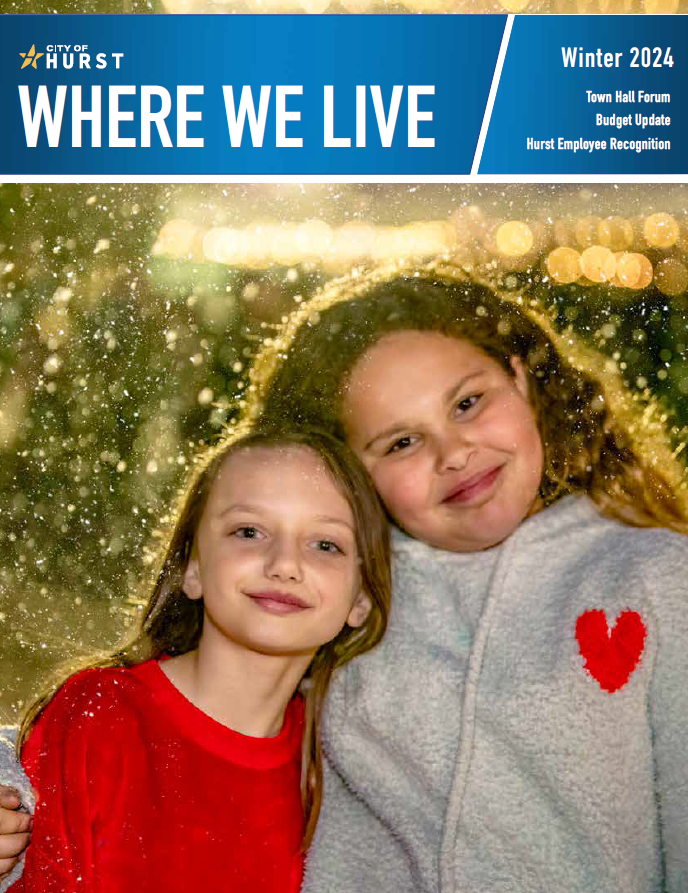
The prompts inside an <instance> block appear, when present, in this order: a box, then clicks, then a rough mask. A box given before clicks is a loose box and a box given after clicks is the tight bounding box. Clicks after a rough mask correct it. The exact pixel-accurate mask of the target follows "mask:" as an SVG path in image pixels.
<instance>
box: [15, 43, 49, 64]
mask: <svg viewBox="0 0 688 893" xmlns="http://www.w3.org/2000/svg"><path fill="white" fill-rule="evenodd" d="M19 55H20V56H21V57H22V59H23V60H24V61H23V62H22V68H26V66H27V65H31V66H33V67H34V68H36V59H40V58H41V56H42V55H43V53H37V52H36V44H34V45H33V46H32V47H31V49H30V50H29V52H28V53H20V54H19Z"/></svg>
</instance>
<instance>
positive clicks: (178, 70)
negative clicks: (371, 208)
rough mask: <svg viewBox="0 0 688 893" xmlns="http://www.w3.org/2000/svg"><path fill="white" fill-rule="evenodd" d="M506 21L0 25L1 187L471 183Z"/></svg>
mask: <svg viewBox="0 0 688 893" xmlns="http://www.w3.org/2000/svg"><path fill="white" fill-rule="evenodd" d="M505 23H506V16H425V15H423V16H406V15H400V16H368V15H366V16H347V15H338V16H281V15H265V16H233V15H209V16H195V15H188V16H174V15H171V16H144V15H131V16H96V15H85V16H74V15H61V16H47V15H41V16H3V17H2V36H1V42H2V53H1V54H0V114H1V116H2V121H3V122H4V126H5V136H4V138H3V140H2V141H0V175H5V176H8V175H9V176H11V175H13V174H15V175H31V174H43V175H45V174H48V175H50V174H55V175H67V176H69V175H72V176H76V175H79V174H84V175H94V174H96V175H97V174H120V175H121V174H125V175H144V174H145V175H156V174H157V175H174V174H180V175H223V176H227V175H250V174H258V175H259V174H268V175H299V174H311V175H317V174H321V175H335V174H344V175H351V174H353V175H356V174H359V175H371V174H385V175H390V174H392V175H393V174H400V175H407V174H418V175H424V174H448V175H450V174H468V173H469V172H470V169H471V164H472V162H473V155H474V152H475V147H476V144H477V142H478V134H479V132H480V127H481V124H482V120H483V114H484V110H485V106H486V102H487V97H488V94H489V90H490V85H491V83H492V77H493V72H494V68H495V64H496V60H497V56H498V53H499V48H500V45H501V41H502V35H503V32H504V27H505Z"/></svg>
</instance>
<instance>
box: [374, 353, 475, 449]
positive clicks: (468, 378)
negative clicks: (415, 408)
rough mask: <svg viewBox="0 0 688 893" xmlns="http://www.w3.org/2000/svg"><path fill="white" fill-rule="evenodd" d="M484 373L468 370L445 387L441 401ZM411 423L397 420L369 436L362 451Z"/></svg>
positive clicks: (446, 400)
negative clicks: (371, 436) (467, 372)
mask: <svg viewBox="0 0 688 893" xmlns="http://www.w3.org/2000/svg"><path fill="white" fill-rule="evenodd" d="M484 374H485V370H484V369H480V370H479V371H477V372H470V373H469V374H468V375H464V377H463V378H460V379H459V381H458V382H457V383H456V384H453V385H452V386H451V387H449V388H447V390H446V391H445V392H444V394H443V395H442V401H443V402H444V403H448V402H449V401H450V400H452V399H453V398H454V397H455V396H456V395H457V394H458V393H459V391H461V390H463V388H464V387H465V386H466V385H467V384H468V383H469V382H470V381H472V380H473V379H474V378H480V376H482V375H484ZM412 427H413V425H411V424H409V423H408V422H397V423H395V424H394V425H392V426H391V427H389V428H385V430H384V431H380V433H379V434H376V435H375V436H374V437H373V438H371V439H370V440H369V441H368V443H367V444H366V445H365V446H364V447H363V452H364V453H365V452H367V451H368V450H369V449H370V447H371V446H372V445H373V444H374V443H377V441H378V440H386V439H387V438H388V437H392V436H393V435H394V434H400V433H401V432H402V431H406V430H408V429H409V428H412Z"/></svg>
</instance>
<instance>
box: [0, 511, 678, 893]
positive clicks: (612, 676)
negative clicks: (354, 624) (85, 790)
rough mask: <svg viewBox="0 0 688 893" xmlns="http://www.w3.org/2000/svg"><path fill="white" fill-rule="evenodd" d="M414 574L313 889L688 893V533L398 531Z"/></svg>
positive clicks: (360, 673) (368, 662)
mask: <svg viewBox="0 0 688 893" xmlns="http://www.w3.org/2000/svg"><path fill="white" fill-rule="evenodd" d="M394 573H395V585H394V595H395V601H394V605H393V610H392V617H391V622H390V628H389V631H388V633H387V636H386V637H385V639H384V641H383V642H382V643H381V645H380V646H379V647H378V648H377V649H375V650H374V651H373V652H371V653H370V654H368V655H365V656H364V657H362V658H358V659H357V660H355V661H354V662H352V663H351V664H349V665H348V666H347V667H345V668H344V669H343V670H342V671H340V672H339V674H338V675H337V677H336V679H335V680H334V683H333V686H332V690H331V693H330V696H329V698H328V707H327V712H326V717H325V726H324V736H325V742H324V743H325V751H326V758H327V760H326V772H325V797H324V800H323V809H322V813H321V820H320V823H319V825H318V831H317V833H316V839H315V842H314V844H313V847H312V849H311V851H310V854H309V857H308V860H307V866H306V878H305V881H304V890H305V891H306V893H367V891H371V893H412V891H413V893H426V891H428V893H430V891H432V893H435V891H442V893H450V891H451V893H593V891H594V893H660V891H666V893H679V891H681V893H686V891H688V597H686V593H687V592H688V538H685V537H682V536H679V535H677V534H672V533H669V532H667V531H663V530H636V529H633V528H629V527H626V526H624V525H621V524H617V523H614V522H612V521H608V520H606V519H604V518H601V517H600V516H599V515H598V514H597V512H596V511H595V509H594V507H593V506H592V504H591V503H590V502H589V501H588V500H586V499H578V498H568V499H564V500H561V501H560V502H559V503H557V504H556V505H554V506H552V507H551V508H548V509H546V510H545V511H543V512H541V513H540V514H539V515H536V516H535V517H533V518H531V519H529V520H528V521H526V522H525V523H524V524H522V525H521V527H520V528H519V529H518V530H517V531H516V532H515V533H514V534H512V536H511V537H509V539H508V540H507V541H506V542H505V543H503V544H502V545H501V546H499V547H496V548H494V549H491V550H489V551H488V552H484V553H474V554H466V555H464V554H455V553H448V552H440V551H437V550H434V549H431V548H429V547H427V546H425V545H423V544H422V543H419V542H418V541H415V540H411V539H408V538H407V537H405V536H403V535H402V534H397V535H396V536H395V564H394ZM591 612H592V613H591ZM602 612H604V613H602ZM615 624H616V625H615ZM1 756H2V755H1V754H0V763H2V765H0V779H1V778H7V777H8V771H14V769H13V766H12V765H10V766H8V765H7V760H5V761H4V762H3V761H2V759H1Z"/></svg>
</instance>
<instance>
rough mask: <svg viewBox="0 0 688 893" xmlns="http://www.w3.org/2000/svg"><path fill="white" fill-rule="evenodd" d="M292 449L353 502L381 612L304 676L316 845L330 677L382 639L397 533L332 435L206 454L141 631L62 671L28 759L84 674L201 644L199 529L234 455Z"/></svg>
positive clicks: (258, 436) (31, 720)
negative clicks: (59, 702)
mask: <svg viewBox="0 0 688 893" xmlns="http://www.w3.org/2000/svg"><path fill="white" fill-rule="evenodd" d="M282 446H297V447H300V448H303V449H308V450H311V451H312V452H314V453H315V454H316V456H318V457H319V458H320V459H321V460H322V462H323V463H324V465H325V467H326V469H327V471H328V473H329V474H330V477H331V478H332V480H333V482H334V484H335V486H336V487H337V489H338V490H339V491H340V492H341V493H342V495H343V496H344V497H345V499H346V500H347V502H348V503H349V505H350V507H351V510H352V513H353V517H354V527H355V533H356V545H357V552H358V557H359V568H360V575H361V588H362V589H363V590H364V591H365V592H366V594H367V595H368V597H369V598H370V601H371V604H372V608H371V610H370V613H369V614H368V617H367V619H366V620H365V622H364V624H363V625H362V626H361V627H359V628H356V629H353V628H351V627H349V626H345V627H344V629H343V630H342V631H341V632H340V633H339V634H338V635H337V636H336V638H335V639H333V640H332V641H331V642H328V643H327V644H325V645H323V646H322V647H321V648H320V649H319V650H318V652H317V653H316V655H315V657H314V658H313V660H312V662H311V664H310V666H309V668H308V670H307V671H306V674H305V676H304V680H303V684H302V690H303V694H304V700H305V714H306V716H305V728H304V740H303V751H302V754H303V756H302V770H301V791H302V800H303V807H304V835H303V839H302V848H303V849H304V850H305V849H306V848H307V847H308V846H309V844H310V842H311V840H312V837H313V833H314V831H315V826H316V823H317V820H318V814H319V812H320V803H321V800H322V784H323V782H322V749H321V739H320V732H319V725H320V718H321V714H322V709H323V705H324V701H325V695H326V693H327V689H328V686H329V683H330V679H331V677H332V673H333V671H334V670H335V669H337V668H338V667H340V666H342V665H343V664H345V663H346V662H347V661H349V660H351V659H352V658H353V657H356V656H358V655H359V654H363V653H364V652H366V651H368V650H369V649H371V648H373V647H374V646H375V645H376V644H377V643H378V642H379V641H380V639H381V638H382V636H383V634H384V631H385V629H386V627H387V620H388V616H389V606H390V598H391V575H390V547H389V530H388V526H387V522H386V520H385V516H384V512H383V509H382V507H381V505H380V502H379V499H378V497H377V494H376V492H375V489H374V487H373V485H372V483H371V481H370V479H369V477H368V474H367V472H366V471H365V469H364V468H363V466H362V465H361V463H360V462H359V460H358V459H357V458H356V456H355V455H354V454H353V453H352V452H351V450H349V448H348V447H347V446H345V445H344V444H343V443H342V442H340V441H339V440H337V439H335V438H333V437H332V436H330V435H329V434H327V433H326V432H323V431H318V430H301V431H294V430H286V429H284V428H279V429H277V428H267V427H261V428H257V429H253V430H251V429H249V428H248V426H243V427H239V428H237V429H235V430H234V431H231V432H228V434H227V435H226V436H225V438H224V439H223V440H222V441H221V442H220V443H219V444H217V445H216V446H214V447H211V448H208V449H206V450H205V451H204V452H203V453H201V454H199V456H198V457H197V458H196V460H195V461H194V463H193V467H192V470H191V473H190V475H189V477H188V479H187V481H186V484H185V485H184V486H183V488H182V489H181V490H180V492H179V495H178V498H177V504H176V507H175V511H174V512H173V513H171V516H170V520H169V522H168V525H167V528H166V529H165V530H163V531H160V532H159V533H158V538H159V540H160V546H159V547H158V549H157V554H156V556H155V558H154V561H153V564H152V579H151V581H150V584H149V589H148V591H149V592H150V595H149V596H148V598H147V599H146V600H145V603H144V605H145V606H144V610H143V615H142V618H141V620H140V623H139V625H138V627H137V629H136V631H135V632H134V633H133V635H132V636H131V637H129V638H128V639H127V641H125V642H124V643H123V645H122V646H121V647H120V648H118V649H117V650H115V651H114V652H112V653H109V654H105V655H101V656H99V657H97V658H94V659H91V660H88V661H85V662H80V663H79V665H78V666H75V665H71V666H69V667H63V668H62V669H61V670H60V671H59V673H58V674H57V676H56V678H55V679H54V681H53V682H52V684H51V685H50V686H49V687H48V688H47V689H46V690H45V691H44V692H43V693H42V694H41V695H39V696H38V697H37V698H36V700H35V701H34V702H33V703H31V704H30V705H29V707H28V708H27V709H26V711H25V713H24V715H23V718H22V722H21V727H20V731H19V738H18V741H17V750H18V753H21V748H22V747H23V745H24V742H25V741H26V739H27V737H28V735H29V733H30V731H31V729H32V728H33V726H34V724H35V723H36V721H37V720H38V718H39V716H40V715H41V713H42V712H43V710H44V709H45V708H46V706H47V705H48V704H49V703H50V701H51V699H52V698H53V697H54V695H55V694H56V692H57V691H58V690H59V688H60V687H61V686H62V685H63V684H64V682H66V681H67V679H68V678H69V677H70V676H72V675H73V674H74V673H75V672H78V671H80V670H85V669H88V668H92V667H131V666H135V665H137V664H141V663H144V662H145V661H147V660H151V659H153V658H156V657H159V656H161V655H162V654H171V655H176V654H184V653H186V652H187V651H191V650H192V649H194V648H195V647H196V646H197V645H198V642H199V640H200V636H201V630H202V627H203V604H202V600H200V601H193V600H191V599H189V598H187V596H186V594H185V593H184V590H183V580H184V572H185V570H186V566H187V563H188V560H189V557H190V555H191V548H192V544H193V539H194V536H195V533H196V529H197V527H198V523H199V520H200V518H201V515H202V514H203V510H204V507H205V505H206V502H207V499H208V496H209V493H210V490H211V488H212V485H213V483H214V481H215V478H216V477H217V474H218V471H219V469H220V466H221V465H222V463H223V461H224V459H225V458H226V457H227V456H229V455H231V454H233V453H235V452H237V451H239V450H245V449H248V448H249V447H267V448H273V447H282Z"/></svg>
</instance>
